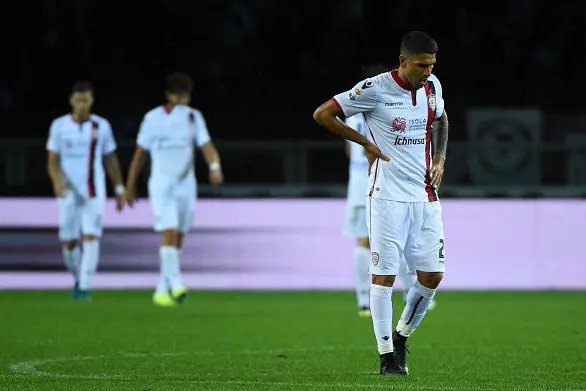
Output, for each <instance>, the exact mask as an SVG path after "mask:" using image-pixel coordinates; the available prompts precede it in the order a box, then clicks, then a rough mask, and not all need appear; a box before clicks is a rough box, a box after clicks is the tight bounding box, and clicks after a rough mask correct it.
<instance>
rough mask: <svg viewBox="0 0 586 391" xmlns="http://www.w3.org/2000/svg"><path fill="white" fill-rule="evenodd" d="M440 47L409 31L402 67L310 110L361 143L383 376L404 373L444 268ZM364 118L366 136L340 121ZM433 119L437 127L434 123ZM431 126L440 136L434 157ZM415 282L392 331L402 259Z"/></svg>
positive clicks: (373, 305) (443, 117)
mask: <svg viewBox="0 0 586 391" xmlns="http://www.w3.org/2000/svg"><path fill="white" fill-rule="evenodd" d="M437 51H438V47H437V43H436V42H435V40H433V39H432V38H431V37H430V36H429V35H427V34H425V33H423V32H419V31H414V32H410V33H408V34H406V35H405V36H404V37H403V40H402V42H401V53H400V57H399V59H400V65H399V68H397V69H393V70H392V71H391V72H385V73H382V74H380V75H378V76H376V77H373V78H370V79H366V80H363V81H361V82H359V83H358V84H357V85H356V86H354V87H353V88H352V89H350V90H349V91H346V92H343V93H340V94H337V95H336V96H335V97H334V98H333V99H330V100H329V101H327V102H325V103H323V104H322V105H321V106H320V107H318V108H317V109H316V111H315V112H314V118H315V120H316V121H317V122H318V123H319V124H320V125H322V126H324V127H325V128H327V129H328V130H329V131H331V132H332V133H334V134H336V135H338V136H341V137H343V138H345V139H347V140H351V141H354V142H356V143H359V144H360V145H362V146H363V147H364V149H365V151H366V155H367V157H368V160H369V164H370V165H371V169H369V171H370V179H369V190H368V196H369V197H368V201H367V202H368V205H367V214H368V216H367V221H369V238H370V244H371V249H372V264H371V266H370V272H371V274H372V285H371V289H370V309H371V313H372V320H373V327H374V334H375V337H376V341H377V345H378V351H379V355H380V371H379V373H381V374H383V375H387V374H397V375H405V374H407V373H408V369H407V364H406V357H405V356H406V340H407V337H409V336H410V335H411V334H412V333H413V331H414V330H415V329H416V327H417V326H419V324H420V323H421V321H422V319H423V317H424V316H425V313H426V311H427V308H428V306H429V304H430V303H431V302H432V300H433V297H434V295H435V292H436V289H437V287H438V286H439V284H440V282H441V279H442V277H443V272H444V270H445V265H444V262H445V257H444V236H443V227H442V221H441V206H440V204H439V201H438V196H437V191H436V188H437V187H438V186H439V184H440V183H441V179H442V176H443V166H444V161H445V152H446V147H447V136H448V120H447V114H446V113H445V111H444V100H443V93H442V87H441V84H440V82H439V80H438V79H437V77H435V75H432V74H431V72H432V69H433V66H434V65H435V62H436V53H437ZM342 113H343V114H344V115H345V116H347V117H351V116H353V115H355V114H358V113H362V115H363V117H364V119H365V122H366V124H367V127H368V131H369V134H370V138H371V139H372V142H370V141H369V140H368V139H367V138H365V137H364V136H362V135H361V134H360V133H358V132H356V131H355V130H353V129H352V128H350V127H348V126H346V125H345V124H343V123H342V122H341V121H338V120H337V116H339V115H340V114H342ZM434 121H435V122H436V123H435V124H434ZM432 126H433V127H435V129H434V131H435V132H437V141H436V143H437V145H436V151H435V155H434V156H433V157H432V155H431V154H432V146H431V143H432V142H431V132H432ZM402 256H405V259H406V262H407V264H408V266H409V269H410V270H415V271H416V272H417V281H416V282H415V284H414V285H413V286H412V287H411V289H410V290H409V293H408V295H407V303H406V306H405V309H404V311H403V313H402V315H401V318H400V319H399V322H398V324H397V327H396V330H395V331H393V324H392V320H393V318H392V317H393V305H392V301H391V294H392V291H393V283H394V281H395V276H396V274H397V271H398V268H399V265H400V262H401V257H402Z"/></svg>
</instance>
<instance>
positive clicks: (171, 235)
mask: <svg viewBox="0 0 586 391" xmlns="http://www.w3.org/2000/svg"><path fill="white" fill-rule="evenodd" d="M180 237H181V233H180V232H179V231H178V230H176V229H166V230H164V231H163V232H161V246H172V247H179V244H180Z"/></svg>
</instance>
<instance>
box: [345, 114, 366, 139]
mask: <svg viewBox="0 0 586 391" xmlns="http://www.w3.org/2000/svg"><path fill="white" fill-rule="evenodd" d="M346 125H348V126H349V127H351V128H352V129H354V130H355V131H357V132H358V133H360V134H361V135H363V136H365V132H364V119H363V118H362V115H361V114H356V115H354V116H352V117H350V118H346Z"/></svg>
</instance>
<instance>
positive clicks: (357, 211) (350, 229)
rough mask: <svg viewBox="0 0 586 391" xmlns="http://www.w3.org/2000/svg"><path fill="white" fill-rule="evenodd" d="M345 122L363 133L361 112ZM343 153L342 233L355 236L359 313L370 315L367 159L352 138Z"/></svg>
mask: <svg viewBox="0 0 586 391" xmlns="http://www.w3.org/2000/svg"><path fill="white" fill-rule="evenodd" d="M345 122H346V125H348V126H349V127H351V128H352V129H354V130H356V131H357V132H359V133H360V134H362V135H363V136H366V133H365V132H366V129H365V127H366V126H365V123H364V120H363V119H362V116H361V115H360V114H358V115H354V116H352V117H350V118H346V121H345ZM346 154H347V155H348V158H349V159H350V167H349V170H348V192H347V194H346V213H345V216H344V235H346V236H349V237H352V238H355V239H356V247H354V267H355V272H356V300H357V301H358V315H359V316H370V273H369V271H368V265H369V264H370V243H369V241H368V227H367V226H366V197H365V196H364V193H365V192H366V187H367V185H368V174H367V173H368V159H367V158H366V154H365V153H364V148H362V146H361V145H360V144H356V143H353V142H349V141H348V142H347V143H346Z"/></svg>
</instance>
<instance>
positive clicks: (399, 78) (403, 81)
mask: <svg viewBox="0 0 586 391" xmlns="http://www.w3.org/2000/svg"><path fill="white" fill-rule="evenodd" d="M392 72H393V73H394V74H393V76H394V79H395V81H396V82H397V84H399V86H401V88H403V89H405V90H409V91H415V90H416V88H414V87H413V86H412V85H411V83H409V79H408V78H407V75H405V73H404V72H403V71H402V69H401V67H399V69H397V70H396V71H392Z"/></svg>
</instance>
